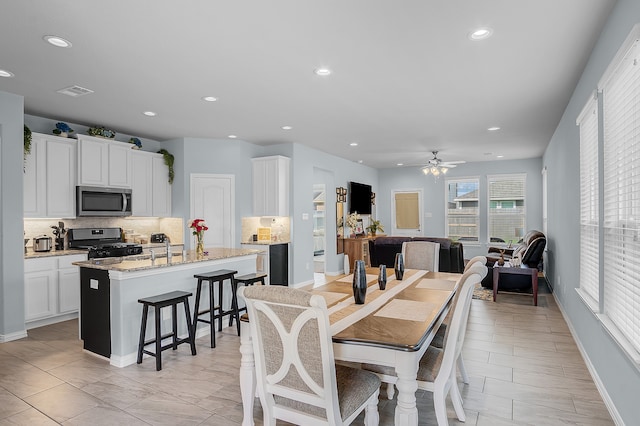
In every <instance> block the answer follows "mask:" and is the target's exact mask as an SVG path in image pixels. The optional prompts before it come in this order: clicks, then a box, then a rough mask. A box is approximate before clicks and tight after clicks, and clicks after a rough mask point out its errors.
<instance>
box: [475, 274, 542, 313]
mask: <svg viewBox="0 0 640 426" xmlns="http://www.w3.org/2000/svg"><path fill="white" fill-rule="evenodd" d="M550 293H551V290H550V289H549V285H548V284H547V280H546V279H545V278H544V277H542V276H541V277H539V278H538V306H547V301H546V298H545V297H544V296H545V295H547V294H550ZM526 296H529V297H526ZM541 296H542V297H541ZM473 298H474V299H476V300H484V301H487V302H493V289H490V288H484V287H482V285H481V284H477V285H476V288H475V289H474V290H473ZM498 302H501V303H511V304H516V305H526V304H531V289H529V290H528V291H526V290H525V291H503V290H500V292H499V293H498Z"/></svg>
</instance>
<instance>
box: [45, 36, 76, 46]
mask: <svg viewBox="0 0 640 426" xmlns="http://www.w3.org/2000/svg"><path fill="white" fill-rule="evenodd" d="M42 38H43V39H44V40H45V41H46V42H47V43H49V44H52V45H54V46H56V47H71V46H72V44H71V42H70V41H69V40H65V39H63V38H62V37H58V36H53V35H47V36H44V37H42Z"/></svg>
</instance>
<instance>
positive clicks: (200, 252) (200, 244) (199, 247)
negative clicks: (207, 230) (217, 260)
mask: <svg viewBox="0 0 640 426" xmlns="http://www.w3.org/2000/svg"><path fill="white" fill-rule="evenodd" d="M196 256H198V257H202V256H204V239H203V235H197V236H196Z"/></svg>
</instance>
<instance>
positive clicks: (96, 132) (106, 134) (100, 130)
mask: <svg viewBox="0 0 640 426" xmlns="http://www.w3.org/2000/svg"><path fill="white" fill-rule="evenodd" d="M87 133H88V134H89V135H91V136H101V137H103V138H109V139H113V138H115V137H116V132H114V131H113V130H109V129H105V128H104V126H93V127H89V130H87Z"/></svg>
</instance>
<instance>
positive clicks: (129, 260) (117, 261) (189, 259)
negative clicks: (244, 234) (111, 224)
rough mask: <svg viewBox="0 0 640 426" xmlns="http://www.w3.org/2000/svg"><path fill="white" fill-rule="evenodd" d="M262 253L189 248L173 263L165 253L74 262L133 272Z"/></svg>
mask: <svg viewBox="0 0 640 426" xmlns="http://www.w3.org/2000/svg"><path fill="white" fill-rule="evenodd" d="M258 253H260V252H259V251H258V250H251V249H235V248H208V249H205V255H204V256H202V257H198V256H197V255H196V252H195V250H187V251H186V257H183V256H182V253H177V252H176V253H174V254H173V256H172V257H171V263H167V257H166V255H164V254H162V253H161V254H159V255H156V259H155V260H154V261H153V262H152V261H151V256H150V255H139V256H126V257H107V258H103V259H91V260H85V261H82V262H73V264H74V265H77V266H80V267H81V268H92V269H102V270H106V271H120V272H133V271H143V270H149V269H158V268H167V267H172V266H177V265H184V264H188V263H198V262H207V261H211V260H220V259H228V258H231V257H240V256H247V255H251V254H258Z"/></svg>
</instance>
